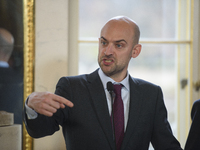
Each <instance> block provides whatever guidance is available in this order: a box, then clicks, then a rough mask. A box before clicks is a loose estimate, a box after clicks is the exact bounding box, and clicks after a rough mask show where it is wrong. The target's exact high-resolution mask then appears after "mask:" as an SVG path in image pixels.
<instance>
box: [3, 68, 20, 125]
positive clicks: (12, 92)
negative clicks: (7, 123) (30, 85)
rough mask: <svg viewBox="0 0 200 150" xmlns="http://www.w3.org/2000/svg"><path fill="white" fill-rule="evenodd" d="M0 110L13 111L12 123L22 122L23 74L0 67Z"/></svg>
mask: <svg viewBox="0 0 200 150" xmlns="http://www.w3.org/2000/svg"><path fill="white" fill-rule="evenodd" d="M0 110H4V111H7V112H11V113H14V123H15V124H22V120H23V119H22V111H23V74H20V73H18V72H16V71H15V70H13V69H12V68H2V67H0Z"/></svg>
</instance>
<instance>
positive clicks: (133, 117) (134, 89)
mask: <svg viewBox="0 0 200 150" xmlns="http://www.w3.org/2000/svg"><path fill="white" fill-rule="evenodd" d="M129 82H130V106H129V107H130V108H129V118H128V123H127V127H126V131H125V136H124V140H123V143H122V149H125V147H126V145H127V143H128V141H129V139H130V137H131V135H132V134H134V128H135V125H136V124H137V120H138V118H139V116H140V111H141V109H140V108H141V104H142V100H141V98H140V94H141V93H140V91H139V86H138V83H137V81H136V80H135V79H133V78H131V76H130V78H129Z"/></svg>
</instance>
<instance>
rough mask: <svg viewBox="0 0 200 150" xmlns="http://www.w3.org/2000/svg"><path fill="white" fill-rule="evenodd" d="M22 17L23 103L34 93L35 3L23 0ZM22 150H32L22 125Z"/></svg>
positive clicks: (31, 142)
mask: <svg viewBox="0 0 200 150" xmlns="http://www.w3.org/2000/svg"><path fill="white" fill-rule="evenodd" d="M23 6H24V10H23V15H24V102H25V101H26V98H27V96H28V95H29V94H31V93H32V92H33V91H34V50H35V21H34V18H35V1H34V0H23ZM22 147H23V150H32V149H33V139H32V138H31V137H30V136H29V134H28V133H27V131H26V128H25V125H24V124H23V146H22Z"/></svg>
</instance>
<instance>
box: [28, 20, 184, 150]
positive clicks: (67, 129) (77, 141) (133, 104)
mask: <svg viewBox="0 0 200 150" xmlns="http://www.w3.org/2000/svg"><path fill="white" fill-rule="evenodd" d="M139 36H140V31H139V27H138V26H137V24H136V23H135V22H134V21H132V20H131V19H130V18H128V17H123V16H119V17H114V18H112V19H110V20H109V21H108V22H107V23H106V24H105V25H104V27H103V28H102V30H101V36H100V38H99V55H98V63H99V66H100V69H97V70H96V71H94V72H93V73H91V74H87V75H80V76H73V77H62V78H61V79H60V80H59V82H58V84H57V86H56V91H55V94H52V93H48V92H42V93H40V92H39V93H38V92H35V93H32V94H31V95H30V96H29V98H28V99H27V102H26V106H25V113H24V114H25V124H26V127H27V131H28V133H29V134H30V135H31V136H32V137H34V138H39V137H43V136H46V135H51V134H53V133H54V132H55V131H58V130H59V125H61V126H62V127H63V134H64V137H65V142H66V147H67V150H119V149H121V150H148V148H149V144H150V142H151V143H152V145H153V147H154V148H155V149H157V150H181V147H180V144H179V142H178V141H177V140H176V139H175V137H174V136H173V134H172V131H171V128H170V125H169V123H168V121H167V111H166V108H165V105H164V101H163V95H162V91H161V88H160V87H159V86H156V85H154V84H151V83H149V82H146V81H144V80H140V79H136V78H133V77H131V76H130V75H129V73H128V71H127V68H128V64H129V61H130V59H131V58H136V57H137V56H138V55H139V54H140V51H141V45H140V44H138V42H139ZM109 81H110V82H112V83H113V84H118V85H119V84H120V85H123V86H122V89H121V90H120V91H121V95H120V97H121V98H122V101H123V102H122V103H123V104H122V106H123V107H122V109H123V115H122V117H123V118H122V119H121V120H123V121H122V122H123V123H122V124H121V122H120V121H121V120H119V122H120V123H119V124H120V125H119V126H120V127H121V125H122V126H123V133H120V137H122V138H121V142H120V140H117V139H118V137H117V136H118V135H117V134H118V133H116V132H117V131H118V129H117V128H116V124H117V125H118V123H115V122H113V118H112V116H114V117H115V109H114V107H112V106H111V105H115V101H117V100H116V98H115V100H114V104H111V102H112V98H111V97H112V96H110V95H109V92H108V90H109V89H108V87H107V86H106V84H107V82H109ZM114 87H115V86H114ZM114 89H115V88H114ZM111 93H112V92H111ZM115 95H116V97H118V96H117V95H118V94H117V92H115ZM113 97H115V96H113ZM65 105H66V106H65ZM33 110H34V111H33ZM113 110H114V111H113ZM111 114H114V115H111ZM114 120H115V118H114ZM113 129H114V131H113ZM116 130H117V131H116Z"/></svg>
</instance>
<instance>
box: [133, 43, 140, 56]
mask: <svg viewBox="0 0 200 150" xmlns="http://www.w3.org/2000/svg"><path fill="white" fill-rule="evenodd" d="M141 50H142V45H141V44H136V45H135V46H134V47H133V50H132V57H133V58H136V57H137V56H138V55H139V54H140V52H141Z"/></svg>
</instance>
